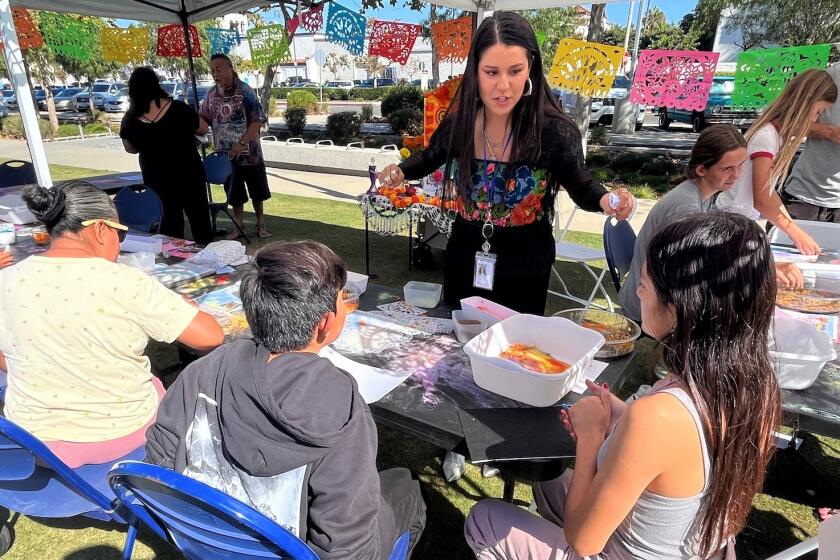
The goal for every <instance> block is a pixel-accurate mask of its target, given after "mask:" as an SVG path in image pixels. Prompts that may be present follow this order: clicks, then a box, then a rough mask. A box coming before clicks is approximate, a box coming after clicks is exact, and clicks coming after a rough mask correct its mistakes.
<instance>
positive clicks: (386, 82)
mask: <svg viewBox="0 0 840 560" xmlns="http://www.w3.org/2000/svg"><path fill="white" fill-rule="evenodd" d="M393 85H396V82H394V80H392V79H391V78H376V81H375V82H374V80H373V79H372V78H368V79H367V80H361V83H360V84H359V85H357V86H356V87H360V88H372V87H389V86H393Z"/></svg>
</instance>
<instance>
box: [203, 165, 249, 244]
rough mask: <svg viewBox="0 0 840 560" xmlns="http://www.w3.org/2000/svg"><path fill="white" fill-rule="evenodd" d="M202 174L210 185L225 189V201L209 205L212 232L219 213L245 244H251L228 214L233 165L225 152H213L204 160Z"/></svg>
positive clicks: (214, 229)
mask: <svg viewBox="0 0 840 560" xmlns="http://www.w3.org/2000/svg"><path fill="white" fill-rule="evenodd" d="M204 173H205V175H206V176H207V182H208V183H210V184H211V185H224V187H225V201H224V202H211V203H210V205H209V206H210V220H211V221H212V225H213V231H216V218H218V216H219V212H224V213H225V214H227V217H228V218H230V221H231V222H233V226H234V227H235V228H236V229H238V230H239V233H240V234H241V235H242V237H244V238H245V242H246V243H251V240H250V239H248V236H247V235H246V234H245V230H243V229H242V228H241V227H239V224H237V223H236V220H234V219H233V214H231V213H230V209H229V208H228V207H229V206H230V187H231V185H233V164H232V163H231V161H230V158H229V157H228V154H227V152H213V153H212V154H210V155H209V156H207V157H206V158H204Z"/></svg>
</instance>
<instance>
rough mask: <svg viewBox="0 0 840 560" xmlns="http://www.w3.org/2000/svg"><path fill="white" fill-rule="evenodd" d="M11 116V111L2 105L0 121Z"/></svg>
mask: <svg viewBox="0 0 840 560" xmlns="http://www.w3.org/2000/svg"><path fill="white" fill-rule="evenodd" d="M8 116H9V110H8V109H6V105H4V104H2V103H0V119H4V118H6V117H8Z"/></svg>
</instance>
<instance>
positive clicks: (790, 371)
mask: <svg viewBox="0 0 840 560" xmlns="http://www.w3.org/2000/svg"><path fill="white" fill-rule="evenodd" d="M770 334H771V336H770V361H771V362H772V364H773V368H774V369H775V370H776V377H777V378H778V380H779V386H780V387H781V388H782V389H794V390H801V389H807V388H808V387H810V386H811V385H813V384H814V381H816V380H817V377H819V375H820V372H821V371H822V369H823V368H824V367H825V364H826V363H828V362H830V361H832V360H835V359H837V350H836V349H835V348H834V344H833V343H832V341H831V337H830V336H829V335H828V334H827V333H825V332H822V331H819V330H817V329H816V327H814V325H812V324H810V323H807V322H805V321H800V320H799V319H795V318H793V317H784V316H779V315H776V317H775V320H774V328H773V330H771V333H770Z"/></svg>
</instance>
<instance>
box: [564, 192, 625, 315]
mask: <svg viewBox="0 0 840 560" xmlns="http://www.w3.org/2000/svg"><path fill="white" fill-rule="evenodd" d="M557 199H558V202H557V206H558V208H556V209H555V212H554V239H555V243H554V247H555V249H556V252H557V256H556V259H563V260H566V261H572V262H576V263H579V264H580V265H581V266H582V267H583V269H584V270H585V271H586V272H587V273H588V274H589V275H590V276H591V277H592V279H593V280H594V281H595V285H594V286H593V287H592V291H591V292H590V293H589V297H588V298H587V299H583V298H580V297H577V296H575V295H573V294H572V293H571V292H569V288H568V286H566V282H564V281H563V278H562V277H561V276H560V272H559V271H558V270H557V263H556V261H555V264H554V265H553V266H552V267H551V273H552V274H553V275H554V277H555V278H557V280H558V281H559V282H560V286H561V289H562V291H559V292H558V291H554V290H551V289H549V290H548V293H549V294H552V295H555V296H557V297H561V298H563V299H567V300H569V301H574V302H575V303H579V304H581V305H583V307H584V308H585V309H589V307H592V306H594V307H598V308H601V309H609V311H611V312H614V311H615V309H614V308H613V303H612V300H611V299H610V296H609V295H608V294H607V290H606V289H605V288H604V278H606V276H607V270H608V267H607V266H604V267H603V268H602V269H601V274H600V275H599V274H595V271H594V270H592V267H590V266H589V263H593V262H597V261H606V259H607V257H606V255H605V254H604V251H603V250H602V249H592V248H591V247H586V246H584V245H579V244H577V243H571V242H568V241H564V238H565V237H566V233H567V232H568V231H569V227H570V226H571V225H572V220H573V219H574V217H575V213H576V212H577V211H578V207H577V206H576V205H575V206H573V207H572V211H571V213H570V214H569V218H568V219H567V220H566V224H565V225H564V226H563V227H562V228H560V210H561V208H559V206H560V202H559V200H560V196H559V195H558V197H557ZM599 291H600V292H601V295H603V296H604V299H606V300H607V306H606V307H605V306H603V305H601V304H598V303H595V296H596V295H597V294H598V292H599Z"/></svg>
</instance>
